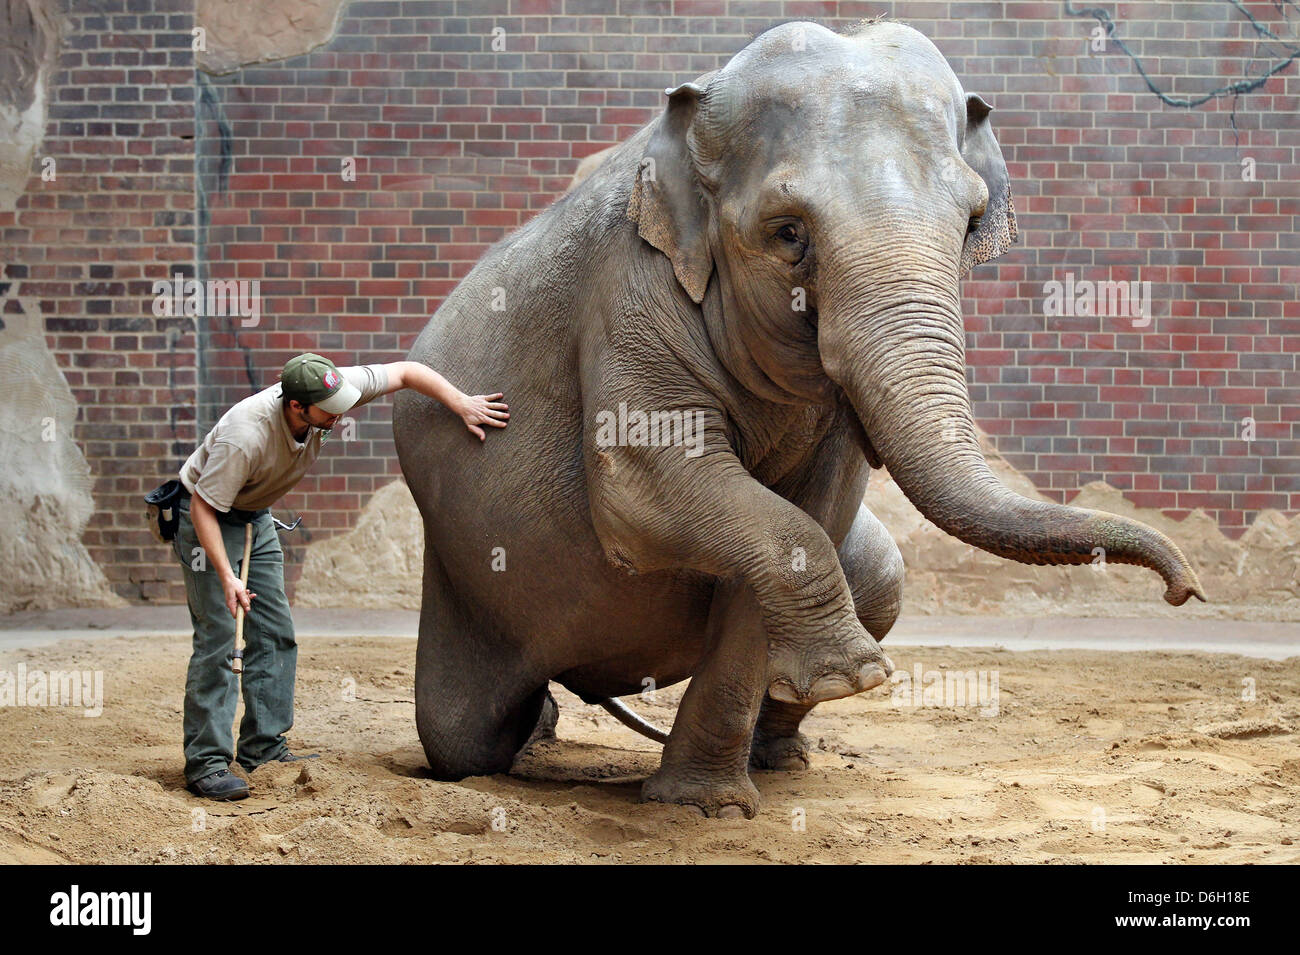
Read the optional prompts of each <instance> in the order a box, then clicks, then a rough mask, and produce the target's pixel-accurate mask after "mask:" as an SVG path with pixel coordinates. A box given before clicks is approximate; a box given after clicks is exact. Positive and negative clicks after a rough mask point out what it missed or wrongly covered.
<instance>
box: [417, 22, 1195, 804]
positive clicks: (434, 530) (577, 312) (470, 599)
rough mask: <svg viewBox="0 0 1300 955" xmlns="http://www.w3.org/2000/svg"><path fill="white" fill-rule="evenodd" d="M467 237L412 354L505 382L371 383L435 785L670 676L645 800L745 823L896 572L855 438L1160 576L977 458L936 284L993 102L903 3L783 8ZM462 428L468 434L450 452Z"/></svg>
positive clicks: (1029, 532) (930, 490)
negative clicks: (533, 202) (409, 545)
mask: <svg viewBox="0 0 1300 955" xmlns="http://www.w3.org/2000/svg"><path fill="white" fill-rule="evenodd" d="M667 97H668V100H667V105H666V108H665V110H664V112H663V113H662V114H661V115H660V116H659V117H657V118H656V119H654V120H653V121H652V122H650V123H649V124H648V125H646V126H645V127H644V128H643V129H641V130H640V131H638V132H637V133H636V135H634V136H633V137H632V138H631V139H629V140H628V141H627V142H626V143H624V144H622V145H621V146H620V147H618V148H617V149H615V150H614V151H613V152H612V153H611V154H610V155H609V156H608V157H607V158H606V159H605V160H604V161H603V162H602V163H601V164H600V165H599V166H598V168H596V169H595V170H594V171H593V172H592V173H591V174H590V175H589V176H588V177H587V178H586V179H585V180H583V181H582V182H581V183H580V184H579V185H578V186H577V187H576V188H574V189H573V190H572V191H571V192H569V193H568V194H566V195H565V196H564V197H563V198H561V199H560V200H558V201H557V202H555V203H554V204H553V205H552V206H551V207H550V208H548V209H547V210H546V211H544V212H543V213H541V214H539V215H538V216H536V217H535V218H534V219H532V220H531V221H530V222H529V223H528V224H527V225H525V226H524V227H522V228H521V229H519V230H518V231H517V232H515V233H514V234H512V235H510V236H509V237H507V238H506V239H504V240H503V241H501V242H500V243H498V244H497V245H495V246H494V247H493V248H492V249H490V250H489V251H488V252H487V253H486V254H485V255H484V257H483V258H482V260H481V261H480V262H479V263H478V264H477V265H476V266H475V268H474V269H473V270H472V271H471V272H470V273H469V275H468V276H466V278H465V279H464V280H463V281H462V282H461V283H460V284H459V285H458V286H457V287H456V289H455V290H454V291H453V292H452V293H451V294H450V295H449V296H448V298H447V299H446V301H445V302H444V303H443V305H442V307H441V308H439V309H438V311H437V313H436V314H435V315H434V316H433V318H432V319H431V320H430V322H429V324H428V326H427V327H426V328H425V329H424V331H423V332H422V334H421V335H420V336H419V338H418V340H417V341H416V343H415V345H414V347H413V348H412V350H411V352H410V358H411V359H412V360H414V361H421V362H426V363H428V364H429V365H431V366H433V367H435V368H443V369H447V368H450V369H455V371H456V374H457V375H458V376H459V377H460V378H462V379H464V380H466V381H468V382H479V383H482V384H483V385H484V386H487V385H491V387H493V388H496V389H499V390H502V391H504V392H505V394H506V397H507V400H508V401H509V402H510V407H511V411H512V418H511V423H510V426H509V428H507V429H506V430H505V431H504V432H500V433H494V434H492V435H491V436H490V437H489V438H488V440H487V441H486V443H484V444H482V445H481V446H480V445H478V443H477V442H474V441H473V440H472V439H471V438H470V437H468V436H467V435H466V433H465V429H464V428H463V427H462V426H461V425H460V423H459V422H458V421H457V420H456V419H455V418H454V417H453V416H452V415H451V414H450V413H449V412H447V411H446V410H445V409H444V408H442V407H441V406H438V405H437V404H435V403H433V402H431V401H429V400H428V399H426V398H423V397H421V396H419V395H417V394H414V393H412V392H402V393H399V395H398V396H397V402H396V408H395V412H394V428H395V432H396V439H397V449H398V454H399V456H400V460H401V465H402V470H403V472H404V474H405V477H406V480H407V482H408V483H409V485H410V488H411V491H412V493H413V494H414V497H415V500H416V502H417V504H418V506H419V509H420V513H421V515H422V518H423V521H424V530H425V539H426V547H425V569H424V580H423V608H422V611H421V617H420V634H419V643H418V649H417V662H416V678H415V689H416V724H417V728H418V730H419V735H420V740H421V742H422V743H423V745H424V751H425V753H426V755H427V757H428V761H429V766H430V767H431V769H432V771H433V774H434V775H435V776H436V777H438V778H441V779H457V778H462V777H464V776H468V775H477V774H486V773H496V772H504V771H507V770H508V769H509V767H510V766H511V763H512V760H513V758H514V756H515V755H516V753H517V752H518V751H519V750H520V749H521V747H523V746H524V745H525V743H526V742H527V741H529V740H530V738H532V737H533V736H534V734H536V733H540V732H544V731H545V730H546V729H547V727H548V726H553V724H554V720H555V710H554V704H553V701H552V700H551V698H550V696H549V694H548V692H547V682H548V681H550V680H555V681H557V682H558V683H560V684H561V685H563V686H565V687H567V688H568V689H570V690H571V691H573V692H574V693H575V694H577V695H578V696H579V697H580V698H582V699H583V700H585V701H588V702H600V701H605V700H608V699H610V698H615V697H619V696H626V695H629V694H633V693H638V692H640V691H642V689H643V688H644V687H645V686H648V685H654V686H658V687H664V686H668V685H670V684H673V683H677V682H679V681H682V680H686V679H687V678H690V680H691V682H690V685H689V686H688V687H687V689H686V692H685V694H684V696H683V698H682V702H681V705H680V708H679V710H678V713H677V717H676V720H675V722H674V725H673V727H672V730H671V734H670V735H669V736H668V737H667V741H666V743H665V746H664V750H663V758H662V762H661V765H660V768H659V769H658V771H657V772H655V773H654V774H653V775H652V776H650V777H649V778H648V779H647V780H646V781H645V783H644V786H643V789H642V798H643V799H647V800H656V801H662V802H671V803H682V804H688V805H693V806H696V807H699V808H700V809H702V810H703V811H704V812H705V813H707V814H709V815H723V816H733V815H740V814H743V815H745V816H752V815H753V814H754V812H755V811H756V808H757V802H758V798H757V792H756V790H755V788H754V786H753V784H752V782H751V780H750V779H749V775H748V769H749V768H750V767H754V768H768V769H794V768H800V767H803V766H806V765H807V743H806V740H805V739H804V738H803V737H802V736H801V735H800V733H799V724H800V721H801V720H802V719H803V718H804V716H805V715H806V714H807V713H808V711H809V710H810V709H812V707H813V706H814V705H815V704H816V703H818V702H821V701H824V700H832V699H836V698H839V697H844V696H847V695H850V694H853V693H858V692H861V691H864V690H868V689H870V688H872V687H874V686H877V685H878V684H880V683H881V682H883V681H885V680H886V678H887V677H888V676H889V674H890V672H891V669H892V667H891V664H890V662H889V660H888V658H887V657H886V655H885V654H884V652H883V651H882V649H881V647H880V644H879V642H878V641H879V640H881V639H882V638H884V636H885V634H886V633H888V632H889V629H890V627H891V626H892V625H893V623H894V620H895V618H896V616H897V614H898V611H899V606H900V593H901V586H902V581H903V566H902V560H901V558H900V556H899V552H898V549H897V548H896V546H895V545H894V543H893V541H892V539H891V538H890V536H889V534H888V533H887V532H886V531H885V529H884V527H883V526H882V525H881V524H880V522H879V521H877V520H876V518H875V517H873V516H872V514H871V513H870V512H869V511H868V510H867V509H866V508H865V507H864V506H863V505H862V499H863V492H864V490H865V488H866V484H867V477H868V474H869V473H870V469H871V467H873V466H874V467H879V466H880V465H881V464H882V463H883V464H884V465H886V466H887V467H888V468H889V471H890V473H891V475H892V476H893V478H894V479H895V480H896V481H897V482H898V484H899V486H900V487H901V489H902V490H903V491H904V493H905V494H906V495H907V496H908V497H909V498H910V499H911V501H912V502H913V503H914V504H915V505H916V506H917V508H918V509H919V510H920V511H921V512H922V513H923V514H924V515H925V516H926V517H927V518H929V519H930V520H931V521H933V522H934V523H935V524H936V525H938V526H939V527H940V528H942V529H943V530H945V531H946V532H948V533H949V534H952V535H955V536H956V537H958V538H960V539H961V540H963V541H966V542H968V543H970V544H972V545H974V546H976V547H980V548H983V549H984V550H987V551H990V552H992V553H994V554H998V555H1001V556H1003V557H1007V558H1011V559H1013V560H1019V561H1024V562H1027V563H1035V564H1044V563H1050V564H1081V563H1088V562H1091V561H1093V559H1094V549H1095V548H1103V549H1104V553H1105V559H1106V560H1107V561H1109V562H1122V563H1132V564H1140V565H1142V566H1145V567H1150V568H1152V569H1153V570H1155V571H1157V572H1158V573H1159V574H1160V575H1161V576H1162V577H1163V578H1164V581H1165V584H1166V588H1167V589H1166V592H1165V598H1166V599H1167V600H1168V601H1169V602H1170V603H1172V604H1181V603H1182V602H1184V601H1185V600H1186V599H1187V598H1188V597H1189V596H1190V595H1196V596H1197V597H1200V598H1201V599H1204V596H1203V595H1202V593H1201V589H1200V584H1199V582H1198V581H1197V578H1196V575H1195V573H1194V572H1193V570H1192V569H1191V567H1190V566H1189V565H1188V562H1187V560H1186V559H1185V558H1184V556H1183V555H1182V553H1181V552H1180V551H1179V549H1178V547H1177V546H1176V545H1175V544H1174V543H1173V542H1171V541H1170V540H1168V539H1167V538H1166V537H1164V536H1163V535H1161V534H1160V533H1158V532H1157V531H1155V530H1153V529H1152V528H1149V527H1147V526H1145V525H1143V524H1139V523H1137V522H1134V521H1131V520H1127V519H1125V518H1122V517H1118V516H1114V515H1110V514H1104V513H1100V512H1096V511H1088V510H1082V509H1077V508H1071V507H1064V506H1059V505H1054V504H1047V503H1042V502H1035V501H1030V500H1027V499H1025V498H1023V497H1020V496H1018V495H1016V494H1014V493H1012V492H1011V491H1009V490H1008V489H1007V488H1006V487H1004V486H1003V485H1001V484H1000V483H999V482H998V481H997V480H996V479H995V478H994V477H993V475H992V474H991V473H990V471H989V468H988V466H987V464H986V462H985V460H984V457H983V455H982V454H981V452H980V449H979V445H978V443H977V441H976V438H975V434H974V428H973V424H972V419H971V409H970V402H969V396H968V393H967V389H966V379H965V355H964V335H963V327H962V316H961V309H960V294H959V290H958V282H959V277H960V276H961V275H962V274H964V273H965V272H966V271H967V270H969V269H970V268H971V267H972V266H974V265H977V264H979V263H980V262H983V261H985V260H987V259H989V258H991V257H993V256H996V255H1000V254H1001V253H1003V252H1004V251H1005V250H1006V249H1007V248H1008V246H1009V245H1010V243H1011V242H1012V241H1014V239H1015V235H1016V225H1015V215H1014V212H1013V209H1012V204H1011V192H1010V188H1009V182H1008V175H1007V169H1006V165H1005V163H1004V162H1003V159H1002V155H1001V150H1000V148H999V146H998V144H997V141H996V139H995V138H994V134H993V128H992V126H991V125H990V122H989V116H990V107H989V106H988V105H987V104H986V103H985V102H984V100H982V99H981V98H980V97H979V96H977V95H974V94H968V93H966V92H965V91H964V90H963V89H962V86H961V83H960V82H959V81H958V79H957V77H956V76H955V75H954V74H953V72H952V70H951V69H950V67H949V66H948V64H947V62H946V61H945V60H944V58H943V56H942V55H941V54H940V53H939V51H938V50H937V49H936V48H935V47H934V46H933V45H932V44H931V43H930V41H929V40H927V39H926V38H925V37H924V36H923V35H921V34H920V33H918V32H916V31H915V30H913V29H911V28H910V27H907V26H904V25H901V24H898V23H894V22H885V21H875V22H864V23H862V24H860V25H859V26H858V27H857V28H855V29H853V30H850V31H849V32H847V33H845V34H837V33H834V32H832V31H830V30H827V29H825V28H824V27H822V26H819V25H817V24H813V23H785V24H782V25H781V26H778V27H775V28H773V29H771V30H769V31H767V32H766V33H763V34H762V35H761V36H759V37H757V38H756V39H755V40H753V41H752V42H751V43H750V44H749V45H748V46H746V47H745V48H744V49H743V50H741V51H740V52H739V53H737V54H736V55H735V56H734V57H733V58H732V59H731V60H730V61H729V62H728V63H727V64H726V66H724V67H723V68H722V69H720V70H718V71H716V72H715V73H712V74H708V75H706V76H703V77H700V78H699V79H698V80H696V81H695V82H689V83H684V84H683V85H681V86H679V87H677V88H676V89H673V90H670V91H668V93H667ZM471 444H472V445H473V447H469V445H471Z"/></svg>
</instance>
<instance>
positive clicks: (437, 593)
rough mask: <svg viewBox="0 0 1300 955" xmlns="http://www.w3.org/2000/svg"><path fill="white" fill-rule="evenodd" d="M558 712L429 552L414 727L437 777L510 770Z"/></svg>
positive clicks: (551, 725) (542, 686) (543, 688)
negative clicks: (475, 614)
mask: <svg viewBox="0 0 1300 955" xmlns="http://www.w3.org/2000/svg"><path fill="white" fill-rule="evenodd" d="M548 703H549V707H548ZM557 712H558V711H557V710H556V709H555V701H554V700H553V699H551V696H550V693H549V692H548V691H547V685H546V682H545V680H544V679H543V680H541V681H540V686H539V679H538V677H537V676H536V675H532V674H528V673H526V672H523V670H522V666H521V661H520V655H519V654H518V653H517V652H516V651H515V650H514V648H513V647H512V646H511V645H510V643H509V642H508V641H506V640H504V639H502V638H500V636H499V635H497V634H495V633H494V632H492V630H491V629H490V628H489V627H487V626H485V625H484V624H482V623H478V622H476V621H474V620H472V619H471V618H470V615H469V614H467V613H466V612H465V610H464V608H463V607H462V605H461V603H460V601H459V600H458V598H457V596H456V594H455V593H454V592H453V591H452V589H451V587H450V586H449V585H448V581H447V578H446V575H445V572H444V571H443V570H442V566H441V563H440V562H439V561H438V558H437V556H436V555H435V554H433V553H431V549H430V550H426V555H425V573H424V595H423V601H422V605H421V609H420V639H419V643H418V645H417V648H416V655H415V726H416V729H417V731H418V732H419V735H420V742H421V744H422V745H423V746H424V754H425V757H426V759H428V762H429V769H430V770H431V771H432V773H433V776H434V778H436V779H444V780H457V779H464V778H465V777H466V776H487V775H491V774H493V773H504V772H508V771H509V770H510V766H511V764H512V763H513V762H514V758H515V755H516V754H517V753H518V752H519V751H520V750H522V749H523V748H524V747H525V746H526V745H527V744H528V743H530V742H532V741H533V737H534V735H535V734H540V733H543V732H545V731H546V730H547V729H550V730H551V732H552V733H553V731H554V725H555V716H556V714H557ZM548 719H549V726H547V725H546V724H547V722H548Z"/></svg>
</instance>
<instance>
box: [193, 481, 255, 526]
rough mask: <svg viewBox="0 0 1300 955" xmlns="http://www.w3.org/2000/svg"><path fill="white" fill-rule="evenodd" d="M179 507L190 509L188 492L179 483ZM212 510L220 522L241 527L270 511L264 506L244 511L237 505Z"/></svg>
mask: <svg viewBox="0 0 1300 955" xmlns="http://www.w3.org/2000/svg"><path fill="white" fill-rule="evenodd" d="M180 507H181V510H183V511H188V510H189V509H190V492H189V490H188V489H186V487H185V486H184V485H181V497H180ZM212 510H213V511H214V512H215V513H216V515H217V520H218V521H220V522H221V523H222V524H230V525H232V526H234V527H243V526H244V525H245V524H251V523H253V521H255V520H257V519H258V518H259V517H261V516H262V515H263V514H269V513H271V509H270V508H269V507H264V508H262V509H261V510H258V511H245V510H241V509H240V508H238V507H232V508H231V509H230V510H228V511H226V512H225V513H222V512H221V511H218V510H217V509H216V508H215V507H214V508H213V509H212Z"/></svg>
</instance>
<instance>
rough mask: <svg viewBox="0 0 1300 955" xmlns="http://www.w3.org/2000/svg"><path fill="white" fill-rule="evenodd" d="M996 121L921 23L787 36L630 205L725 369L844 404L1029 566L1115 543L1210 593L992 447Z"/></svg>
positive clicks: (1008, 213) (772, 33)
mask: <svg viewBox="0 0 1300 955" xmlns="http://www.w3.org/2000/svg"><path fill="white" fill-rule="evenodd" d="M990 114H991V109H990V107H989V105H988V104H987V103H986V102H985V101H984V100H983V99H981V98H980V97H979V96H977V95H975V94H967V93H966V92H965V91H964V90H963V88H962V86H961V83H960V82H959V81H958V79H957V77H956V76H955V75H954V74H953V72H952V70H951V68H950V67H949V65H948V63H947V62H946V61H945V59H944V58H943V56H942V54H941V53H940V52H939V51H938V50H937V49H936V48H935V47H934V45H933V44H932V43H930V41H929V40H927V39H926V38H925V37H924V36H922V35H921V34H920V33H918V32H916V31H915V30H912V29H911V28H909V27H906V26H904V25H901V24H898V23H893V22H882V21H875V22H870V23H864V24H862V25H860V26H859V27H858V28H857V29H856V31H854V32H852V33H850V34H846V35H840V34H836V33H833V32H831V31H829V30H827V29H825V28H823V27H821V26H818V25H816V24H812V23H786V24H782V25H781V26H779V27H776V28H774V29H772V30H769V31H768V32H766V33H764V34H762V35H761V36H759V37H758V38H757V39H755V40H754V41H753V42H752V43H751V44H750V45H749V46H747V47H746V48H745V49H744V50H742V51H741V52H740V53H738V54H737V55H736V56H735V57H733V58H732V59H731V61H730V62H728V64H727V65H726V66H725V67H723V68H722V69H721V70H718V71H717V72H716V73H713V74H709V75H707V76H704V77H701V78H700V79H699V80H697V81H696V82H694V83H686V84H683V85H682V86H679V87H677V88H676V89H673V90H670V91H668V105H667V108H666V110H665V113H664V115H663V117H662V118H661V120H660V121H659V123H658V124H657V125H656V126H655V128H654V129H653V131H652V133H651V136H650V140H649V143H648V146H647V151H646V157H645V159H644V160H643V162H642V169H641V174H640V175H639V176H638V180H637V183H636V186H635V188H634V191H633V194H632V197H631V200H630V203H629V206H628V214H629V216H630V217H631V218H632V219H633V220H634V221H636V223H637V225H638V230H639V233H640V235H641V236H642V237H643V238H644V239H645V240H646V241H647V242H649V243H650V244H651V245H653V246H654V247H655V248H656V249H658V250H660V251H661V252H663V253H664V255H666V256H667V257H668V258H669V259H670V260H671V262H672V270H673V273H674V275H675V276H676V278H677V281H678V283H680V286H681V289H682V291H683V293H684V294H685V295H687V296H689V298H690V300H691V302H692V303H694V306H695V307H697V308H698V309H699V311H700V314H701V316H702V317H703V320H704V322H705V326H706V328H707V330H708V334H709V336H710V339H711V342H712V344H713V346H714V348H715V350H716V352H717V354H718V356H719V358H720V360H721V361H722V362H723V363H724V365H726V367H727V369H728V371H730V372H731V374H732V375H733V376H734V377H735V378H736V379H737V380H738V381H739V382H740V383H741V384H742V385H743V386H744V387H746V388H747V389H749V390H751V391H752V392H754V393H756V394H759V395H761V396H763V397H766V398H768V399H770V400H774V401H784V402H797V401H801V400H802V401H808V400H812V401H822V402H827V401H834V400H847V401H848V402H849V403H850V404H851V406H852V408H853V410H854V412H855V413H856V417H857V420H858V421H859V422H860V423H861V426H862V429H863V431H864V432H865V440H864V441H863V447H864V451H865V453H866V455H867V457H868V460H869V461H870V462H871V463H872V464H873V465H876V466H879V464H880V463H881V462H883V463H884V464H885V465H887V466H888V468H889V471H890V473H891V475H892V476H893V477H894V479H895V480H896V481H897V482H898V484H899V486H900V487H901V488H902V490H903V492H904V493H905V494H906V495H907V496H908V498H909V499H910V500H911V501H912V503H913V504H915V505H916V507H917V508H918V509H919V510H920V511H921V512H922V513H923V514H924V515H925V516H926V517H927V518H928V519H929V520H931V521H932V522H934V523H935V524H936V525H938V526H939V527H941V528H942V529H943V530H945V531H946V532H948V533H949V534H952V535H954V536H955V537H958V538H960V539H961V540H963V541H965V542H967V543H969V544H972V545H974V546H976V547H979V548H982V549H983V550H986V551H989V552H991V553H994V554H998V555H1000V556H1003V557H1007V558H1011V559H1013V560H1018V561H1022V562H1025V563H1032V564H1081V563H1088V562H1090V561H1093V560H1094V559H1095V554H1096V553H1097V550H1096V549H1097V548H1101V549H1102V551H1103V553H1104V556H1105V559H1106V560H1108V561H1113V562H1117V563H1132V564H1139V565H1142V566H1145V567H1150V568H1152V569H1153V570H1155V571H1157V572H1158V573H1160V575H1161V576H1162V577H1163V578H1164V580H1165V583H1166V585H1167V589H1166V592H1165V599H1166V600H1167V601H1169V602H1170V603H1172V604H1175V605H1178V604H1182V603H1183V602H1184V601H1186V600H1187V598H1188V597H1189V596H1191V595H1195V596H1197V597H1199V598H1200V599H1202V600H1204V599H1205V598H1204V595H1203V594H1202V592H1201V587H1200V583H1199V582H1198V580H1197V578H1196V574H1195V572H1194V571H1193V570H1192V568H1191V567H1190V566H1189V564H1188V562H1187V560H1186V558H1185V557H1184V556H1183V554H1182V553H1181V551H1179V549H1178V547H1177V546H1176V545H1175V544H1174V543H1173V542H1172V541H1170V540H1169V539H1168V538H1166V537H1165V536H1163V535H1162V534H1160V533H1159V532H1158V531H1156V530H1154V529H1153V528H1150V527H1147V526H1146V525H1144V524H1141V523H1138V522H1136V521H1132V520H1128V519H1125V518H1122V517H1118V516H1115V515H1111V514H1105V513H1101V512H1098V511H1091V510H1084V509H1080V508H1073V507H1066V506H1061V505H1057V504H1050V503H1044V502H1039V501H1032V500H1029V499H1027V498H1024V497H1022V496H1020V495H1017V494H1015V493H1013V492H1012V491H1010V490H1009V489H1008V488H1006V487H1005V486H1004V485H1003V484H1001V482H999V481H998V480H997V479H996V478H995V477H994V476H993V474H992V473H991V471H990V470H989V467H988V465H987V462H986V461H985V459H984V456H983V454H982V453H981V451H980V448H979V444H978V442H977V440H976V437H975V430H974V425H973V421H972V416H971V407H970V399H969V394H968V392H967V387H966V377H965V370H966V361H965V335H964V330H963V323H962V314H961V296H960V292H959V279H960V278H961V276H962V275H963V274H965V273H966V272H967V271H969V270H970V269H971V268H973V267H974V266H976V265H978V264H980V263H982V262H985V261H987V260H988V259H991V258H993V257H995V256H998V255H1001V254H1002V253H1003V252H1005V251H1006V250H1007V248H1008V247H1009V246H1010V245H1011V243H1012V242H1014V240H1015V238H1016V218H1015V212H1014V210H1013V208H1012V202H1011V188H1010V181H1009V176H1008V173H1007V167H1006V164H1005V162H1004V161H1003V158H1002V152H1001V149H1000V147H999V146H998V143H997V140H996V138H995V136H994V133H993V126H992V125H991V123H990ZM646 160H648V162H647V161H646Z"/></svg>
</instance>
